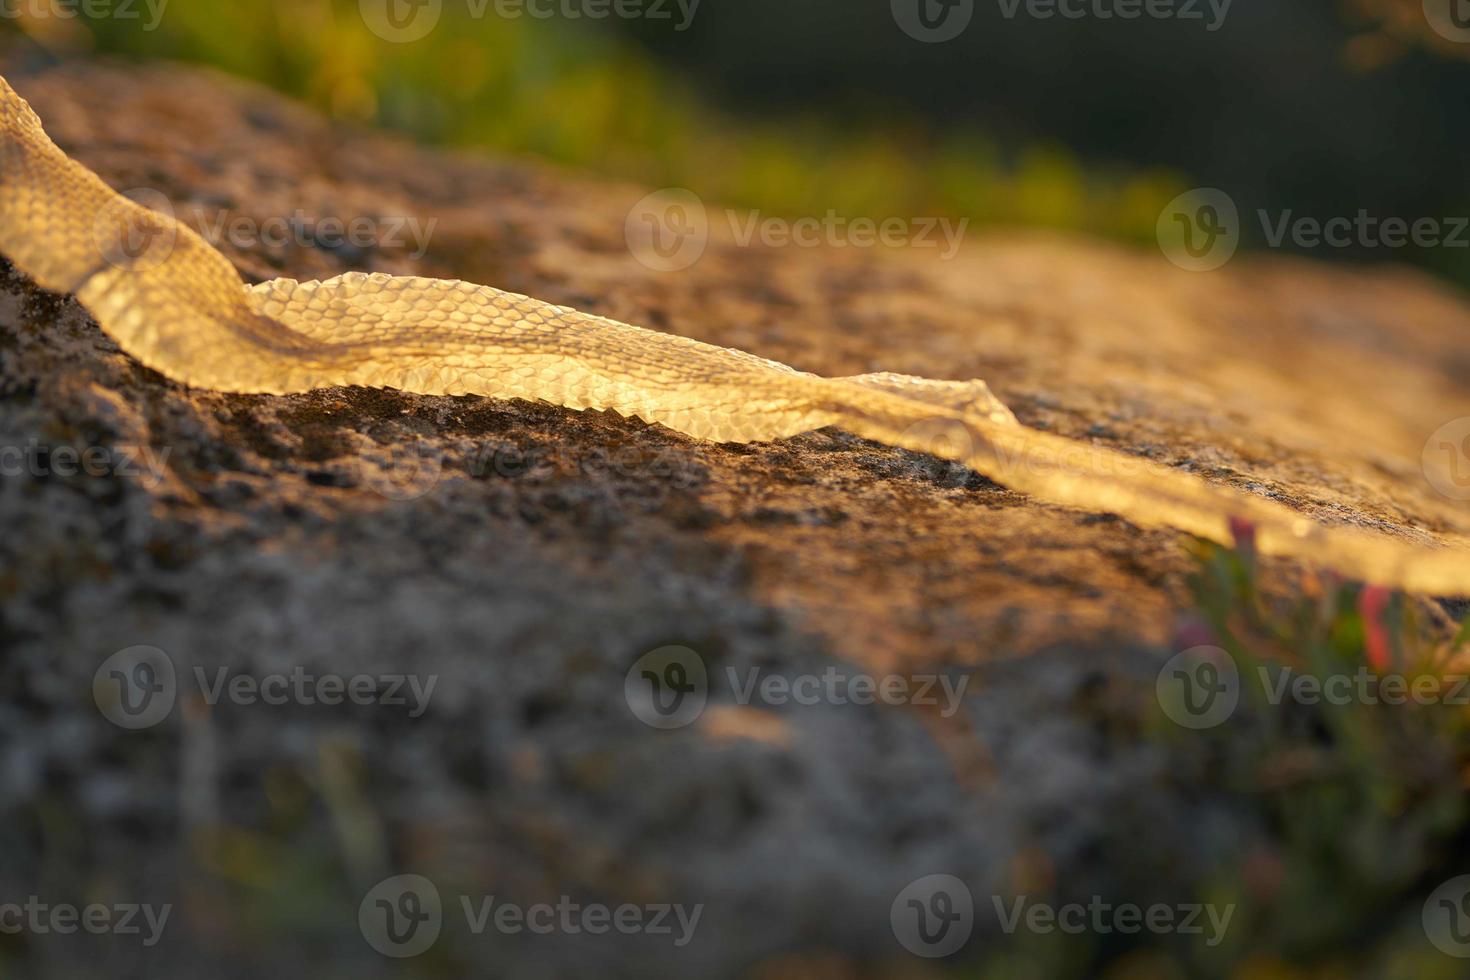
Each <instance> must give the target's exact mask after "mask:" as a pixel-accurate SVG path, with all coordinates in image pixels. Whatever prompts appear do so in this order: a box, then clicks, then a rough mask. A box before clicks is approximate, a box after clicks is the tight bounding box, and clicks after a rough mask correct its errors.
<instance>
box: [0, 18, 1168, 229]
mask: <svg viewBox="0 0 1470 980" xmlns="http://www.w3.org/2000/svg"><path fill="white" fill-rule="evenodd" d="M20 23H21V27H22V29H23V30H26V31H27V33H29V34H30V35H31V36H32V37H33V38H34V39H36V40H37V41H39V42H40V43H41V44H42V45H43V46H45V47H48V48H49V49H51V50H52V51H53V52H55V53H57V54H59V55H66V54H69V53H74V52H80V51H88V50H95V51H99V52H105V53H116V54H122V55H127V56H135V57H147V58H171V59H179V60H186V61H196V62H205V63H208V64H212V65H216V66H218V67H220V68H222V69H224V70H226V71H228V72H231V73H233V74H237V75H242V76H245V77H248V78H253V79H256V80H259V81H261V82H264V83H266V84H268V85H270V86H272V87H274V88H277V89H280V90H283V91H285V92H288V93H290V94H292V95H295V96H298V97H300V98H303V99H305V100H306V101H308V102H310V103H312V104H314V105H316V106H318V107H319V108H321V109H323V110H325V111H327V112H328V113H330V114H332V115H334V116H337V117H339V118H345V119H349V120H353V121H358V122H364V123H373V124H377V125H384V126H387V127H390V128H395V129H399V130H402V131H405V132H408V133H410V134H412V135H414V136H415V137H418V138H420V139H426V140H430V141H433V142H439V143H445V144H451V145H457V146H470V147H484V148H489V149H492V150H496V151H501V152H508V153H517V154H520V153H524V154H531V155H535V156H538V157H542V158H545V159H548V160H551V161H554V162H556V163H559V164H565V165H570V166H573V167H577V168H582V169H586V170H589V171H593V172H596V173H600V174H605V175H608V176H612V177H617V178H625V179H629V180H633V181H637V182H640V183H643V184H647V185H652V186H681V187H688V188H690V189H692V190H694V191H696V192H697V193H699V194H701V195H702V196H704V197H706V198H707V199H710V200H713V201H719V202H721V203H725V204H730V205H735V206H746V207H753V208H756V207H758V208H761V209H763V210H766V211H768V212H771V213H780V214H787V215H793V216H801V215H810V214H816V215H822V214H825V213H826V212H827V210H828V209H834V210H836V211H837V212H838V213H840V214H843V215H847V216H852V217H856V216H868V217H875V218H881V217H888V216H926V217H927V216H936V217H938V216H951V217H956V218H958V217H969V218H970V219H971V220H972V222H974V223H975V224H976V225H986V224H990V225H1022V226H1028V227H1041V228H1057V229H1070V230H1079V231H1085V232H1089V233H1093V234H1097V235H1102V236H1105V237H1110V238H1114V239H1121V240H1125V241H1133V242H1138V243H1145V242H1152V241H1153V236H1154V225H1155V222H1156V221H1157V218H1158V214H1159V212H1160V211H1161V210H1162V208H1163V206H1164V204H1165V203H1166V202H1168V201H1169V200H1170V199H1171V198H1172V197H1174V196H1175V195H1176V194H1178V193H1180V192H1181V191H1182V190H1184V189H1185V184H1184V183H1183V182H1182V180H1181V179H1180V178H1176V177H1174V176H1172V175H1169V174H1167V173H1161V172H1150V173H1097V172H1093V173H1089V172H1087V171H1086V170H1085V169H1084V168H1083V166H1082V165H1081V164H1080V163H1079V161H1078V160H1077V159H1076V158H1075V157H1074V156H1073V155H1072V154H1071V153H1069V152H1068V151H1067V150H1065V149H1064V148H1059V147H1036V148H1033V149H1031V150H1029V151H1027V152H1025V153H1022V154H1020V155H1019V156H1018V157H1016V158H1014V159H1009V160H1008V159H1004V158H1003V155H1002V154H1001V153H1000V151H999V150H998V149H997V148H996V147H994V146H993V145H991V144H990V143H988V142H987V141H986V140H985V138H984V137H983V134H979V133H974V132H969V133H954V134H946V135H943V136H936V135H935V134H933V133H930V132H926V131H925V130H924V129H923V128H921V127H919V126H918V125H917V124H916V123H914V122H913V121H912V120H906V119H903V118H900V117H899V116H898V115H897V114H889V115H888V116H887V117H886V118H884V117H883V116H882V115H881V114H879V113H874V115H873V117H872V118H870V119H868V120H866V121H865V122H864V123H863V124H862V125H860V126H853V125H851V124H850V123H848V122H846V121H844V122H843V123H841V124H839V123H836V122H833V121H831V120H824V119H821V118H813V117H810V116H803V117H790V118H784V119H780V120H769V119H765V120H760V121H757V122H751V121H746V120H736V119H734V118H732V117H730V116H727V115H723V114H721V113H720V112H718V111H716V110H713V109H711V107H710V106H708V105H706V104H705V103H704V102H703V101H702V100H701V99H700V98H699V97H698V96H696V95H695V94H694V93H692V92H691V91H690V90H689V86H688V83H687V82H685V81H681V79H680V78H679V77H678V76H676V75H674V74H672V73H670V72H669V71H668V70H666V69H664V68H661V67H660V66H658V65H656V64H655V63H654V62H653V61H651V60H650V59H649V58H648V57H647V56H646V55H645V54H644V53H642V52H641V51H640V50H639V49H638V48H637V47H635V46H634V45H632V44H631V43H630V42H628V41H626V40H624V39H621V38H619V37H616V36H614V35H612V34H610V33H607V32H603V31H598V30H596V29H595V28H584V27H580V26H578V25H577V24H575V23H574V22H567V21H563V22H546V21H537V20H533V19H530V18H524V17H523V18H519V19H505V18H501V17H497V16H495V15H494V13H493V7H492V8H490V13H489V14H487V15H486V16H483V17H479V18H472V17H471V16H470V12H469V5H468V4H458V3H448V4H445V7H444V13H443V19H442V20H441V21H440V22H439V24H438V26H437V27H436V28H435V29H434V30H433V31H432V32H430V34H429V35H428V36H427V37H426V38H424V39H423V40H420V41H416V42H413V43H405V44H395V43H391V42H387V41H384V40H382V39H380V38H379V37H377V36H376V35H375V34H373V33H372V32H371V31H370V30H369V29H368V27H367V25H366V24H365V23H364V21H363V19H362V17H361V16H360V14H359V7H358V2H357V0H255V2H252V3H248V4H231V3H223V2H212V0H191V2H189V3H174V4H170V5H169V6H168V7H167V9H166V12H165V15H164V16H163V17H162V18H160V23H159V26H158V29H157V30H154V31H145V30H142V29H141V25H142V22H141V21H140V20H119V19H110V20H108V19H93V20H87V19H85V18H83V19H79V20H65V21H63V20H58V19H56V18H50V19H47V20H45V21H36V20H32V21H26V20H24V19H23V20H22V21H21V22H20Z"/></svg>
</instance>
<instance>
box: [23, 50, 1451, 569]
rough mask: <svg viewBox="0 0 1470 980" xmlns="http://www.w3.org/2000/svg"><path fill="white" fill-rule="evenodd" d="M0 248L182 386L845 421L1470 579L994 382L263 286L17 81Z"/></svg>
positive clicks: (779, 428) (320, 286)
mask: <svg viewBox="0 0 1470 980" xmlns="http://www.w3.org/2000/svg"><path fill="white" fill-rule="evenodd" d="M0 253H4V255H5V256H6V257H8V258H9V259H10V260H11V261H12V262H13V263H14V264H15V265H16V266H17V267H18V268H19V269H20V270H21V271H23V272H24V273H26V274H27V275H28V276H30V278H31V279H32V280H34V281H35V282H36V283H37V284H38V285H40V286H41V287H42V288H45V289H49V290H52V291H55V292H60V293H70V294H73V295H75V296H76V297H77V299H78V300H79V301H80V302H81V303H82V304H83V305H84V306H85V307H86V308H87V309H88V310H89V311H90V312H91V313H92V315H93V316H94V317H95V319H96V321H97V323H98V324H99V325H100V326H101V327H102V329H103V330H105V331H106V332H107V333H108V334H110V335H111V336H112V337H113V338H114V339H115V340H116V341H117V342H118V343H119V344H121V345H122V347H123V348H124V349H125V350H126V351H127V352H128V353H129V354H131V355H132V356H133V357H135V358H136V359H137V360H138V361H140V362H142V363H144V364H146V365H148V366H149V367H151V368H154V369H155V370H157V371H159V372H161V373H163V374H165V375H167V376H168V377H170V378H173V379H175V380H176V381H179V382H182V383H184V384H188V385H193V386H196V387H201V388H212V389H217V390H221V391H231V392H253V393H270V394H287V393H293V392H302V391H308V390H311V389H314V388H320V387H327V386H333V385H362V386H367V387H387V388H397V389H400V390H403V391H407V392H416V393H420V394H436V395H437V394H475V395H485V396H490V397H494V398H525V399H539V400H542V401H546V402H550V403H553V404H556V405H561V406H565V407H567V408H571V409H589V408H590V409H602V410H609V411H613V412H617V413H619V414H622V415H630V416H637V417H639V418H642V419H644V420H646V421H649V422H658V423H662V424H663V425H666V426H668V427H669V428H671V429H674V430H676V431H678V432H682V433H685V434H687V435H689V436H692V437H695V438H699V439H712V440H720V441H727V442H753V441H760V440H770V439H776V438H779V437H782V436H788V435H794V434H796V433H800V432H805V431H808V430H811V429H816V428H820V427H823V426H829V425H830V426H836V427H839V428H842V429H845V430H847V431H849V432H853V433H856V434H857V435H860V436H864V437H866V438H869V439H874V440H877V441H880V442H883V443H887V444H889V445H894V446H901V447H904V448H906V449H911V450H915V451H919V452H928V453H933V454H935V455H938V456H942V457H945V458H948V459H953V460H956V461H958V462H961V463H964V464H966V465H968V466H970V467H972V468H973V469H975V470H977V471H978V472H980V473H982V474H984V475H986V476H988V477H990V478H992V479H994V480H996V481H997V482H999V483H1002V484H1004V485H1006V486H1009V487H1011V488H1012V489H1015V490H1018V491H1021V492H1023V493H1026V494H1029V495H1031V496H1033V497H1035V498H1037V499H1040V500H1044V501H1048V502H1051V503H1055V504H1061V505H1065V506H1071V507H1076V508H1081V509H1084V510H1090V511H1103V512H1111V513H1115V514H1118V515H1121V516H1122V517H1125V518H1127V519H1128V520H1130V521H1132V522H1133V523H1135V524H1137V525H1140V526H1145V527H1172V528H1177V529H1179V530H1182V531H1186V532H1189V533H1191V534H1195V535H1198V536H1201V537H1204V538H1208V539H1211V540H1214V541H1218V542H1221V543H1225V544H1229V543H1232V541H1233V534H1232V530H1231V519H1232V518H1234V519H1237V520H1239V521H1245V522H1248V523H1249V524H1250V525H1253V526H1254V534H1255V541H1256V547H1257V549H1258V550H1259V551H1260V552H1262V553H1264V554H1276V555H1285V556H1294V557H1298V558H1302V559H1306V560H1309V561H1313V562H1317V563H1319V564H1322V565H1325V566H1327V567H1330V568H1333V569H1335V570H1337V571H1339V572H1341V573H1342V574H1344V575H1347V576H1351V577H1353V578H1357V579H1362V580H1365V581H1371V582H1377V583H1381V584H1384V585H1390V586H1395V587H1399V588H1403V589H1407V590H1410V591H1417V592H1427V593H1433V594H1440V595H1451V594H1456V595H1458V594H1470V548H1467V547H1465V546H1463V545H1457V546H1452V547H1447V548H1431V547H1426V546H1422V545H1416V544H1411V543H1408V542H1405V541H1402V540H1400V539H1395V538H1391V537H1388V536H1386V535H1383V534H1379V533H1376V532H1370V531H1365V530H1359V529H1354V528H1345V527H1326V526H1323V525H1321V524H1318V523H1317V522H1315V521H1313V520H1312V519H1310V518H1308V517H1306V516H1304V515H1302V514H1299V513H1297V512H1296V511H1293V510H1291V509H1290V508H1288V507H1286V506H1284V505H1281V504H1278V503H1276V502H1274V501H1271V500H1268V499H1266V498H1264V497H1259V496H1255V495H1251V494H1245V493H1241V492H1238V491H1235V490H1232V489H1229V488H1225V487H1218V486H1212V485H1210V484H1208V483H1206V482H1205V481H1204V480H1203V479H1201V478H1200V477H1198V476H1195V475H1194V474H1191V473H1187V472H1184V471H1181V470H1176V469H1171V468H1169V467H1166V466H1162V465H1159V464H1156V463H1153V462H1151V461H1148V460H1144V459H1141V458H1138V457H1135V456H1130V455H1128V454H1125V453H1120V452H1115V451H1112V450H1109V449H1106V448H1103V447H1100V446H1093V445H1089V444H1086V443H1081V442H1076V441H1073V440H1070V439H1067V438H1064V437H1061V436H1057V435H1053V434H1050V433H1046V432H1040V431H1037V430H1033V429H1029V428H1026V427H1025V426H1022V425H1020V424H1018V423H1017V422H1016V420H1015V417H1014V416H1013V415H1012V414H1011V413H1010V411H1009V410H1008V409H1007V408H1006V407H1005V406H1004V405H1002V404H1001V403H1000V401H999V400H997V399H996V398H995V397H994V396H993V395H992V394H991V393H990V391H989V389H988V388H987V387H986V386H985V384H984V383H983V382H981V381H969V382H948V381H930V380H926V379H922V378H913V377H907V376H903V375H894V374H870V375H863V376H860V377H852V378H822V377H818V376H816V375H813V374H806V373H803V372H799V371H796V370H793V369H792V368H789V367H787V366H786V365H784V364H780V363H777V362H775V361H768V360H765V359H763V358H760V357H756V356H754V355H751V354H747V353H744V352H742V351H737V350H730V349H727V348H721V347H715V346H712V345H710V344H704V343H700V342H698V341H694V340H689V339H686V338H682V337H677V336H673V335H670V334H664V333H659V332H657V331H652V330H646V329H643V328H641V327H635V326H630V325H628V324H624V323H618V322H616V321H613V320H608V319H604V318H602V317H597V316H590V315H588V314H584V313H578V312H576V311H575V310H571V309H567V308H565V307H559V306H553V305H551V304H549V303H543V302H541V301H539V300H535V299H531V298H529V297H526V296H520V295H516V294H513V293H507V292H502V291H500V290H498V289H493V288H491V287H488V286H476V285H473V284H470V283H465V282H458V281H446V280H439V279H422V278H411V277H394V276H386V275H366V274H361V273H349V274H347V275H343V276H339V277H337V278H335V279H330V280H327V281H325V282H297V281H295V280H291V279H276V280H272V281H270V282H266V283H262V284H260V285H258V286H253V287H250V286H247V285H246V284H245V282H244V281H243V280H242V279H241V277H240V275H239V274H238V273H237V272H236V270H235V268H234V267H233V266H232V265H231V264H230V262H229V260H228V259H226V258H225V257H224V256H223V255H222V254H220V253H219V252H218V251H216V250H215V249H214V248H213V247H211V246H210V245H209V244H208V243H207V242H206V241H205V240H204V239H203V238H201V237H200V236H199V235H198V234H196V233H195V232H194V231H192V230H191V229H189V228H186V227H184V226H182V225H180V224H179V223H177V222H176V221H174V220H173V219H172V218H171V217H167V216H165V215H162V214H159V213H156V212H154V211H150V210H148V209H147V208H144V207H142V206H141V205H139V204H136V203H134V202H133V201H130V200H128V199H127V198H125V197H123V196H121V195H119V194H117V193H116V192H114V191H113V190H112V189H110V188H109V187H108V186H107V185H106V184H104V183H103V182H102V180H101V179H100V178H99V177H97V176H96V175H95V174H93V173H92V172H91V171H89V170H87V169H86V168H85V167H83V166H82V165H81V164H79V163H77V162H75V161H73V160H71V159H70V158H69V157H67V156H66V155H65V154H64V153H63V152H62V151H61V150H60V149H59V148H58V147H57V146H56V145H55V144H54V143H53V142H52V141H51V140H50V138H49V137H47V135H46V134H45V132H44V131H43V130H42V128H41V122H40V120H39V119H38V118H37V117H36V115H35V113H34V112H33V111H32V110H31V108H30V106H29V105H27V104H26V102H25V100H23V99H22V98H21V97H20V96H19V95H17V94H16V92H15V91H14V90H13V89H12V88H11V87H10V85H9V84H8V83H7V82H6V81H5V80H4V79H3V78H0Z"/></svg>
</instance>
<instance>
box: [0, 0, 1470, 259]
mask: <svg viewBox="0 0 1470 980" xmlns="http://www.w3.org/2000/svg"><path fill="white" fill-rule="evenodd" d="M155 2H157V0H155ZM376 2H381V0H376ZM1214 2H1215V3H1217V4H1218V3H1219V2H1221V0H1214ZM139 6H140V7H141V6H142V2H141V0H139ZM24 8H25V5H20V7H19V8H18V9H21V10H24ZM1198 8H1199V9H1201V10H1202V11H1203V12H1204V15H1205V16H1204V19H1203V20H1200V21H1192V20H1183V19H1171V20H1157V19H1154V20H1150V19H1142V20H1130V21H1123V20H1117V19H1114V20H1099V19H1097V18H1095V17H1089V18H1083V19H1066V18H1052V19H1049V20H1040V19H1036V18H1032V17H1027V16H1025V14H1024V13H1022V14H1019V15H1017V16H1013V17H1007V16H1005V13H1004V10H1005V7H1004V6H1003V5H1001V4H999V3H993V2H987V0H977V2H976V10H975V15H974V21H973V22H972V24H971V26H970V28H969V29H968V30H967V31H966V32H965V33H964V35H962V36H961V37H960V38H958V39H956V40H955V41H952V42H949V43H946V44H922V43H919V42H917V41H914V40H913V39H911V38H909V37H907V36H906V35H905V34H904V33H903V32H902V31H901V30H899V29H898V28H897V27H896V25H895V23H894V19H893V15H892V12H891V10H890V9H889V0H739V2H732V0H703V2H701V3H699V4H698V6H697V8H696V10H695V13H694V15H693V17H692V19H691V21H690V23H689V24H688V25H687V29H686V30H680V29H678V24H679V21H680V20H681V18H680V17H679V16H678V15H677V7H676V6H675V5H674V4H673V3H669V4H668V5H667V9H670V10H672V11H674V14H675V15H674V16H673V17H672V18H670V19H662V20H656V19H649V18H645V19H639V20H618V19H616V18H609V19H606V20H600V21H593V20H589V19H586V18H582V19H568V18H566V17H564V16H556V17H552V18H534V17H531V16H520V17H504V16H497V15H496V6H495V4H494V3H493V2H492V3H490V5H489V6H488V8H486V7H485V6H484V5H483V4H481V3H473V4H472V3H470V2H468V0H444V6H443V15H442V20H441V21H440V23H439V26H438V27H437V28H436V29H435V30H434V31H432V32H431V33H430V34H429V35H428V36H427V37H426V38H424V39H423V40H420V41H416V42H413V43H405V44H395V43H391V42H388V41H384V40H382V39H381V38H379V37H377V36H376V35H375V34H373V33H372V32H371V31H370V30H369V29H368V27H367V25H366V23H365V21H364V19H363V17H362V16H361V14H360V11H359V0H242V2H226V0H172V2H170V3H168V5H167V7H166V8H165V10H164V14H163V16H162V17H161V18H160V22H159V26H158V28H157V30H154V31H144V30H142V29H141V23H140V21H139V20H123V19H118V18H107V17H93V18H88V17H86V16H82V17H79V18H60V17H54V16H53V17H35V16H29V17H27V16H22V17H21V19H20V20H19V21H18V22H17V23H18V25H19V27H20V29H21V30H24V31H25V32H26V33H28V34H29V35H30V36H31V37H32V38H33V39H35V40H36V41H38V42H39V43H40V44H41V45H42V46H43V47H45V48H47V49H48V50H49V51H51V52H52V53H54V54H56V55H58V56H66V55H68V54H72V53H81V52H86V51H101V52H107V53H118V54H124V55H130V56H138V57H149V58H157V57H164V58H176V59H183V60H191V61H202V62H206V63H209V64H213V65H216V66H218V67H220V68H223V69H224V70H226V71H229V72H232V73H235V74H238V75H243V76H246V77H250V78H254V79H257V80H260V81H262V82H265V83H266V84H269V85H271V86H273V87H275V88H278V89H281V90H284V91H286V92H288V93H290V94H293V95H296V96H299V97H302V98H304V99H306V100H308V101H309V102H311V103H313V104H315V105H317V106H318V107H320V108H322V109H324V110H326V111H328V112H330V113H332V114H334V115H336V116H338V117H341V118H345V119H349V120H353V121H358V122H364V123H373V124H379V125H386V126H389V127H393V128H397V129H400V130H404V131H406V132H408V133H411V134H412V135H414V136H416V137H418V138H421V139H427V140H431V141H435V142H441V143H446V144H453V145H459V146H472V147H484V148H489V149H493V150H498V151H501V152H510V153H516V154H530V155H535V156H538V157H542V158H545V159H549V160H552V161H555V162H557V163H560V164H566V165H570V166H574V167H577V168H582V169H586V170H588V171H592V172H596V173H601V174H605V175H609V176H613V177H619V178H626V179H630V180H633V181H637V182H640V183H643V184H647V185H652V186H683V187H689V188H691V189H693V190H695V191H696V192H698V193H699V194H701V195H702V196H704V197H705V198H706V199H707V200H711V201H718V202H721V203H724V204H729V205H735V206H747V207H759V208H762V209H763V210H765V211H767V212H769V213H782V214H788V215H798V216H799V215H818V216H820V215H823V214H825V213H826V212H827V211H828V210H829V209H833V210H836V211H837V212H838V213H840V214H843V215H846V216H850V217H855V216H860V215H861V216H868V217H876V218H882V217H887V216H951V217H956V218H958V217H968V218H970V219H971V221H972V222H973V223H974V225H975V226H976V227H983V226H996V225H1019V226H1026V227H1039V228H1056V229H1067V230H1075V231H1082V232H1087V233H1091V234H1096V235H1102V236H1105V237H1108V238H1112V239H1115V240H1121V241H1127V242H1133V243H1137V244H1146V243H1152V242H1153V240H1154V233H1155V231H1154V229H1155V223H1156V221H1157V219H1158V215H1159V212H1160V210H1161V209H1162V208H1163V206H1164V204H1165V203H1166V202H1168V201H1169V200H1170V199H1171V198H1173V197H1174V196H1175V195H1176V194H1178V193H1180V192H1181V191H1183V190H1185V189H1187V188H1189V187H1192V186H1201V185H1203V186H1217V187H1221V188H1224V189H1225V190H1226V191H1227V192H1229V193H1230V194H1231V195H1232V196H1233V197H1234V198H1235V199H1236V201H1237V203H1238V204H1239V206H1240V210H1241V213H1242V215H1243V216H1245V217H1246V220H1245V222H1244V224H1245V235H1246V243H1247V245H1256V246H1260V245H1261V244H1263V241H1264V236H1263V234H1262V223H1261V222H1260V221H1259V220H1256V219H1255V217H1254V216H1255V214H1256V213H1257V211H1258V210H1267V211H1269V212H1271V214H1273V215H1279V214H1281V213H1282V212H1284V211H1287V210H1290V211H1291V212H1292V213H1293V214H1294V215H1295V216H1298V217H1317V218H1322V219H1326V218H1331V217H1336V216H1340V215H1342V216H1348V217H1351V216H1353V215H1355V214H1357V213H1358V211H1359V210H1361V209H1366V210H1367V211H1368V212H1370V213H1371V214H1374V215H1377V216H1379V217H1403V218H1408V219H1410V220H1412V219H1414V218H1418V217H1436V218H1445V217H1449V216H1455V215H1464V214H1470V184H1467V182H1466V180H1465V178H1464V172H1463V163H1462V161H1463V160H1464V159H1465V152H1466V151H1467V150H1470V126H1466V125H1464V123H1465V122H1466V121H1467V106H1470V63H1467V62H1466V61H1465V60H1464V56H1465V55H1467V54H1470V45H1456V44H1453V43H1450V42H1446V41H1445V40H1444V39H1443V38H1439V37H1437V36H1436V35H1434V33H1433V32H1432V31H1430V30H1428V29H1427V24H1426V22H1425V21H1424V17H1423V12H1422V4H1421V0H1292V2H1291V3H1279V2H1272V3H1269V4H1268V3H1259V2H1250V0H1236V2H1234V3H1233V4H1232V5H1231V6H1230V7H1229V9H1228V14H1227V16H1226V18H1225V19H1224V22H1223V24H1222V25H1221V26H1220V27H1219V29H1218V30H1210V29H1208V21H1209V20H1210V19H1212V17H1211V15H1210V13H1209V8H1210V0H1198ZM1411 8H1413V9H1411ZM476 10H479V11H485V13H484V14H483V15H482V16H474V14H473V13H472V11H476ZM1461 48H1464V49H1466V50H1464V51H1462V50H1459V49H1461ZM1457 56H1458V57H1457ZM1466 253H1470V249H1451V248H1445V247H1439V248H1434V249H1419V250H1414V249H1399V250H1393V251H1392V252H1389V251H1387V250H1383V249H1368V248H1354V249H1345V250H1324V251H1323V252H1322V253H1319V257H1322V258H1339V257H1347V258H1357V259H1370V260H1398V261H1411V262H1416V263H1419V264H1422V265H1426V266H1429V267H1431V268H1434V269H1437V270H1438V271H1440V272H1441V273H1444V274H1448V275H1450V276H1451V277H1453V278H1456V279H1458V280H1460V281H1462V282H1467V283H1470V255H1467V254H1466Z"/></svg>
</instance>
